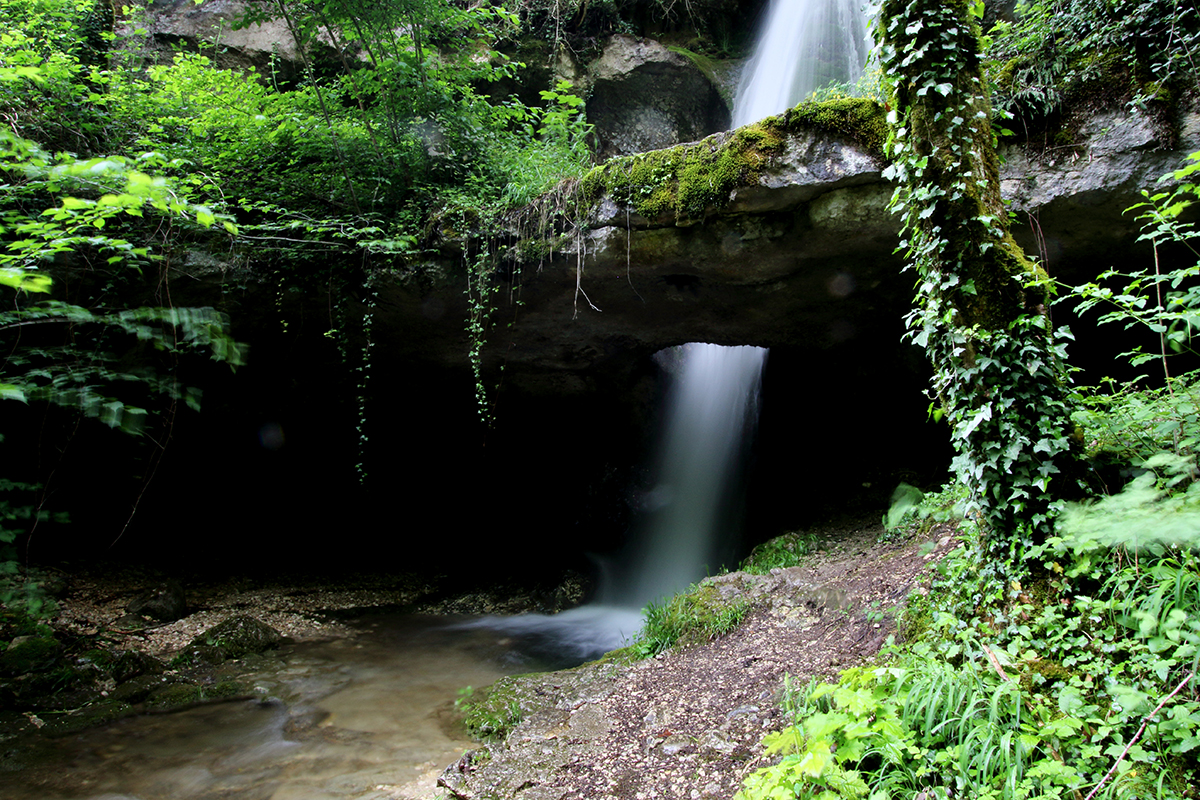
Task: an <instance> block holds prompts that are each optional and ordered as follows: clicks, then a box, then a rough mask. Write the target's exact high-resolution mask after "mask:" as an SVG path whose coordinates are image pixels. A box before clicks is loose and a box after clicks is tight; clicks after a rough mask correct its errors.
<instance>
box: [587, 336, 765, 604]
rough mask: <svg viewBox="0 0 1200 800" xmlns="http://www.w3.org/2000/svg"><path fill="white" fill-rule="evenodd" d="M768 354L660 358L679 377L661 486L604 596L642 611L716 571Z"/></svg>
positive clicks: (699, 347)
mask: <svg viewBox="0 0 1200 800" xmlns="http://www.w3.org/2000/svg"><path fill="white" fill-rule="evenodd" d="M766 356H767V351H766V350H765V349H764V348H761V347H721V346H720V345H715V344H703V343H699V342H693V343H691V344H685V345H681V346H680V347H677V348H671V349H669V350H664V351H663V352H662V353H659V355H658V356H657V358H658V359H659V361H660V363H663V364H664V365H665V366H667V368H668V369H669V370H670V371H671V372H672V373H673V377H674V381H673V384H672V386H671V388H670V390H669V392H668V395H667V409H666V415H665V420H664V422H665V429H664V436H663V440H662V445H661V448H660V452H659V455H658V465H657V481H658V482H657V484H656V485H655V487H654V488H653V489H652V490H651V491H650V492H649V493H648V494H647V495H646V501H645V503H644V504H643V505H644V508H643V512H644V516H645V522H644V524H643V525H642V526H641V527H642V530H641V531H640V538H639V539H638V540H637V541H636V542H635V544H634V550H633V552H632V555H631V558H629V559H627V561H626V564H625V565H624V569H623V570H621V571H620V572H619V573H618V574H617V576H616V585H615V586H612V587H608V588H606V590H605V593H604V596H605V598H606V599H611V601H612V602H614V603H616V604H619V605H631V606H635V607H641V606H643V605H645V604H646V603H648V602H650V601H653V600H657V599H660V598H662V597H666V596H669V595H671V594H674V593H675V592H678V591H679V590H681V589H683V588H685V587H686V586H687V585H688V584H689V583H692V582H693V581H697V580H699V579H700V578H703V577H704V575H705V572H706V570H712V569H716V568H717V567H718V566H719V564H718V563H717V560H718V556H719V549H720V545H721V542H722V539H723V538H724V537H723V534H724V533H725V530H726V528H727V527H728V526H729V524H730V521H731V520H730V518H731V514H730V511H731V507H730V506H731V503H732V502H733V500H734V498H733V497H732V494H733V492H734V491H735V490H736V488H737V486H736V484H737V483H738V481H737V478H738V473H739V469H740V466H741V464H740V462H741V456H742V453H743V449H744V443H745V441H746V438H747V433H748V432H752V431H753V428H754V425H755V423H756V422H757V417H758V391H759V385H760V383H761V380H762V370H763V364H764V363H765V361H766Z"/></svg>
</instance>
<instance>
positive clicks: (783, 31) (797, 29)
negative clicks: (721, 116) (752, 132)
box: [733, 0, 870, 127]
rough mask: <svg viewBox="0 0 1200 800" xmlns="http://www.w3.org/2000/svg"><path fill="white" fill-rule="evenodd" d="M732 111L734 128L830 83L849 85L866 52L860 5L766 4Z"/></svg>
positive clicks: (816, 1)
mask: <svg viewBox="0 0 1200 800" xmlns="http://www.w3.org/2000/svg"><path fill="white" fill-rule="evenodd" d="M764 20H765V21H764V24H763V27H762V30H761V32H760V33H759V35H758V39H757V43H756V45H755V48H754V55H753V56H752V57H751V59H750V61H749V63H747V65H746V69H745V71H744V72H743V73H742V80H741V84H740V85H739V87H738V91H737V97H736V99H735V102H734V109H733V125H734V127H740V126H742V125H749V124H750V123H751V122H756V121H758V120H760V119H762V118H763V117H766V116H770V115H771V114H778V113H780V112H782V111H784V110H786V109H788V108H791V107H792V106H794V105H795V104H796V103H799V102H800V101H801V100H803V99H804V98H805V97H808V95H810V94H812V93H813V92H814V91H816V90H817V89H822V88H824V87H826V86H829V85H830V84H831V83H843V84H844V83H854V82H855V81H856V80H858V77H859V76H860V75H862V72H863V67H864V66H865V65H866V63H867V56H868V53H869V50H870V39H869V38H868V36H867V14H866V11H865V10H864V0H770V3H769V5H768V9H767V14H766V16H765V18H764Z"/></svg>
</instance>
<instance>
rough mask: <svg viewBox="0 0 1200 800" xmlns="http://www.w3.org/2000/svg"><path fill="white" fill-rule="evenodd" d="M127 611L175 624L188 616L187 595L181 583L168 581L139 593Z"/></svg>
mask: <svg viewBox="0 0 1200 800" xmlns="http://www.w3.org/2000/svg"><path fill="white" fill-rule="evenodd" d="M125 611H126V612H127V613H129V614H131V615H133V616H139V617H149V618H150V619H154V620H158V621H159V622H174V621H175V620H177V619H182V618H183V617H184V616H186V615H187V595H186V594H185V593H184V591H183V586H182V585H181V584H180V583H179V581H176V580H171V579H167V580H165V581H161V582H159V583H157V584H155V585H154V586H152V587H150V588H149V589H145V590H143V591H141V592H139V593H138V594H137V596H135V597H134V598H133V599H132V600H130V601H129V605H127V606H126V607H125Z"/></svg>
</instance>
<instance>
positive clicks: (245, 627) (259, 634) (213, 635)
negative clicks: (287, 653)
mask: <svg viewBox="0 0 1200 800" xmlns="http://www.w3.org/2000/svg"><path fill="white" fill-rule="evenodd" d="M282 640H283V637H282V636H280V635H279V631H277V630H275V629H274V628H272V627H271V626H270V625H267V624H266V623H263V622H260V621H258V620H256V619H255V618H254V617H251V616H248V615H246V614H239V615H237V616H235V617H230V618H229V619H227V620H225V621H224V622H222V623H219V624H217V625H214V626H213V627H211V628H209V629H208V630H207V631H205V632H204V633H202V634H200V635H199V636H197V637H196V638H194V639H192V641H191V642H189V643H188V646H187V647H185V648H184V649H183V651H182V652H181V653H180V654H179V655H178V656H176V657H175V658H174V660H172V662H171V663H172V664H173V665H175V666H195V665H198V664H220V663H221V662H222V661H225V660H227V659H230V658H241V657H243V656H246V655H250V654H252V653H261V652H262V651H264V650H269V649H270V648H272V647H278V646H279V643H280V642H281V641H282Z"/></svg>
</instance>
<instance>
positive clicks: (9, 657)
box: [0, 636, 63, 675]
mask: <svg viewBox="0 0 1200 800" xmlns="http://www.w3.org/2000/svg"><path fill="white" fill-rule="evenodd" d="M62 652H63V646H62V645H61V644H60V643H59V642H58V640H56V639H54V638H53V637H50V636H27V637H24V638H18V639H14V640H13V642H12V644H11V645H9V647H8V649H7V650H5V651H4V652H3V653H2V654H0V670H2V671H3V672H6V673H8V674H10V675H25V674H27V673H31V672H38V671H42V670H45V669H47V668H48V667H50V666H51V665H52V664H54V663H55V662H56V661H58V659H59V657H60V656H61V655H62Z"/></svg>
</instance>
